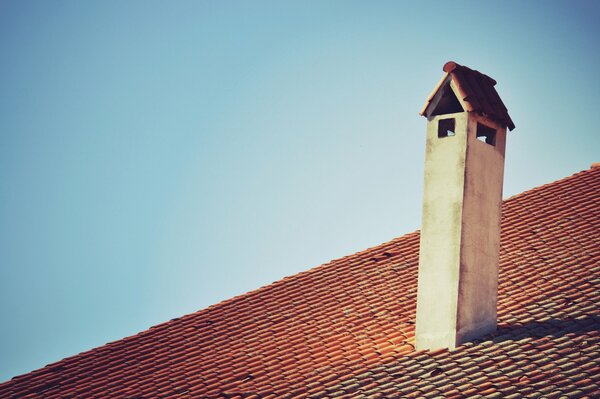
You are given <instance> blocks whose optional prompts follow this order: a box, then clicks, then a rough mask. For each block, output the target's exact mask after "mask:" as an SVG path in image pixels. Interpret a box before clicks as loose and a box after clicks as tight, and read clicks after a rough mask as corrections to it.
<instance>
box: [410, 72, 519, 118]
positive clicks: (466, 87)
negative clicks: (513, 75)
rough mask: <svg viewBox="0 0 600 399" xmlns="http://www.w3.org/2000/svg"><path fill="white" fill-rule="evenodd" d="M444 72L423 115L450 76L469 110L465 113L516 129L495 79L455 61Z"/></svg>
mask: <svg viewBox="0 0 600 399" xmlns="http://www.w3.org/2000/svg"><path fill="white" fill-rule="evenodd" d="M443 71H444V72H446V74H445V75H444V76H443V77H442V79H441V81H440V83H439V84H438V85H437V86H436V88H435V89H434V90H433V93H431V95H430V96H429V98H428V99H427V102H426V103H425V106H424V107H423V109H422V110H421V115H425V112H426V111H427V108H428V107H429V104H430V103H431V101H432V99H433V97H434V96H435V94H436V93H437V92H438V90H439V89H440V88H441V87H442V86H444V84H445V83H446V79H447V78H448V76H450V78H451V79H452V81H453V82H454V83H455V84H456V86H457V88H458V91H459V93H457V94H460V96H461V99H462V100H463V101H462V102H463V104H464V105H465V106H466V108H467V109H466V110H465V111H468V112H476V113H478V114H481V115H484V116H486V117H488V118H490V119H491V120H493V121H494V122H497V123H499V124H501V125H502V126H506V127H508V128H509V129H510V130H513V129H514V128H515V124H514V123H513V121H512V119H511V118H510V115H508V110H507V109H506V107H505V106H504V103H503V102H502V99H500V96H499V95H498V92H497V91H496V89H495V88H494V86H495V85H496V81H495V80H494V79H492V78H490V77H489V76H487V75H485V74H483V73H481V72H479V71H476V70H474V69H471V68H468V67H466V66H463V65H460V64H457V63H456V62H454V61H450V62H447V63H446V64H444V68H443Z"/></svg>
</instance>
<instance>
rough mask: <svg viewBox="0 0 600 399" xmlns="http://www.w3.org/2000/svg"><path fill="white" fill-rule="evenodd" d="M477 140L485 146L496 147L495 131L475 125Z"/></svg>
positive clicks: (478, 124) (484, 126)
mask: <svg viewBox="0 0 600 399" xmlns="http://www.w3.org/2000/svg"><path fill="white" fill-rule="evenodd" d="M477 139H478V140H480V141H483V142H484V143H486V144H489V145H492V146H495V145H496V129H494V128H491V127H489V126H486V125H483V124H481V123H477Z"/></svg>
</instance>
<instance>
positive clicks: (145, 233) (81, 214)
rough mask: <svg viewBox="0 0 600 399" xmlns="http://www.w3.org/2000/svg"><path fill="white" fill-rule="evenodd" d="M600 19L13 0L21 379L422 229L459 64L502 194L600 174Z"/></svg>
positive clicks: (14, 282) (5, 327)
mask: <svg viewBox="0 0 600 399" xmlns="http://www.w3.org/2000/svg"><path fill="white" fill-rule="evenodd" d="M599 4H600V3H597V2H594V1H581V0H575V1H569V2H567V1H527V2H521V1H505V2H480V1H478V2H475V1H472V2H471V1H454V2H452V3H451V5H450V3H448V2H442V1H431V2H416V1H415V2H407V1H406V2H405V1H391V2H386V1H378V2H367V1H364V2H356V1H343V2H340V1H321V2H317V1H297V2H296V1H287V2H276V1H273V2H266V1H254V2H248V1H228V2H220V1H191V2H186V1H174V2H165V1H134V0H130V1H127V2H122V1H86V2H78V1H53V2H48V1H46V2H44V1H34V2H32V1H21V0H20V1H6V0H4V1H3V2H1V3H0V55H1V56H0V139H1V145H0V181H1V182H2V184H1V185H0V317H1V320H2V328H1V329H0V380H2V381H3V380H6V379H9V378H11V377H12V376H15V375H18V374H22V373H26V372H29V371H31V370H34V369H37V368H40V367H42V366H44V365H46V364H48V363H50V362H53V361H57V360H60V359H62V358H64V357H66V356H70V355H74V354H76V353H78V352H81V351H84V350H87V349H91V348H93V347H96V346H99V345H102V344H104V343H106V342H110V341H114V340H116V339H119V338H122V337H125V336H128V335H131V334H134V333H137V332H139V331H142V330H144V329H147V328H148V327H150V326H152V325H154V324H157V323H160V322H163V321H166V320H169V319H171V318H174V317H178V316H181V315H183V314H186V313H191V312H193V311H196V310H199V309H202V308H205V307H207V306H209V305H211V304H214V303H217V302H219V301H221V300H224V299H227V298H230V297H232V296H234V295H238V294H242V293H244V292H247V291H249V290H252V289H255V288H258V287H260V286H262V285H265V284H269V283H271V282H273V281H276V280H278V279H280V278H282V277H284V276H287V275H291V274H294V273H297V272H300V271H303V270H307V269H309V268H311V267H313V266H317V265H319V264H321V263H324V262H327V261H328V260H331V259H334V258H337V257H341V256H344V255H347V254H349V253H353V252H357V251H359V250H362V249H365V248H367V247H369V246H373V245H377V244H379V243H381V242H385V241H388V240H390V239H392V238H394V237H397V236H400V235H402V234H404V233H408V232H411V231H414V230H415V229H418V227H419V224H420V211H421V204H420V201H421V191H422V180H423V155H424V144H425V140H424V132H425V119H423V118H422V117H420V116H419V115H418V111H419V110H420V109H421V107H422V105H423V103H424V101H425V99H426V98H427V96H428V95H429V93H430V92H431V90H432V89H433V87H434V86H435V85H436V83H437V82H438V80H439V78H440V77H441V76H442V70H441V68H442V66H443V64H444V63H445V62H446V61H449V60H455V61H457V62H459V63H462V64H464V65H467V66H470V67H472V68H475V69H478V70H480V71H482V72H484V73H486V74H488V75H490V76H492V77H493V78H494V79H496V80H497V81H498V85H497V89H498V91H499V93H500V95H501V97H502V98H503V100H504V102H505V104H506V105H507V107H508V109H509V112H510V114H511V116H512V118H513V120H514V121H515V124H516V126H517V128H516V129H515V131H513V132H512V133H511V134H510V135H509V138H508V144H507V155H506V170H505V186H504V192H505V197H508V196H511V195H514V194H518V193H520V192H522V191H524V190H527V189H529V188H532V187H534V186H537V185H541V184H544V183H549V182H551V181H554V180H557V179H559V178H562V177H565V176H568V175H570V174H573V173H575V172H577V171H580V170H583V169H587V168H588V167H589V166H590V164H591V163H592V162H598V161H600V151H599V150H600V134H599V133H600V131H599V128H598V122H597V120H596V119H597V118H596V115H597V112H598V111H597V109H598V93H600V84H599V79H598V71H600V48H599V47H600V44H599V43H600V28H599V27H598V24H597V21H598V19H599V17H600V15H599V14H600V5H599Z"/></svg>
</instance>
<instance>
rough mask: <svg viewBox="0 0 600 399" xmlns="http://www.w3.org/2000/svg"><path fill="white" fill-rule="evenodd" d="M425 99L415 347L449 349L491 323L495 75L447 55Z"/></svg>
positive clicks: (495, 247) (501, 117)
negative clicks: (458, 62) (439, 76)
mask: <svg viewBox="0 0 600 399" xmlns="http://www.w3.org/2000/svg"><path fill="white" fill-rule="evenodd" d="M443 70H444V72H445V75H444V76H443V78H442V80H441V81H440V83H439V84H438V85H437V87H436V88H435V89H434V91H433V93H432V94H431V96H430V97H429V99H428V100H427V103H426V104H425V107H424V108H423V110H422V111H421V115H423V116H425V117H426V118H427V143H426V153H425V189H424V194H423V216H422V218H423V219H422V229H421V247H420V255H419V283H418V291H417V320H416V323H417V325H416V345H417V349H439V348H450V349H452V348H455V347H456V346H457V345H460V344H462V343H464V342H466V341H469V340H471V339H473V338H476V337H479V336H481V335H484V334H487V333H489V332H492V331H494V330H495V329H496V302H497V296H498V258H499V250H500V213H501V206H502V181H503V175H504V149H505V144H506V129H507V128H509V129H510V130H513V129H514V127H515V126H514V124H513V122H512V120H511V119H510V116H509V115H508V112H507V110H506V107H505V106H504V104H503V103H502V100H501V99H500V97H499V96H498V93H497V92H496V90H495V89H494V86H495V85H496V81H495V80H494V79H492V78H490V77H489V76H486V75H484V74H482V73H480V72H478V71H475V70H472V69H470V68H467V67H465V66H461V65H459V64H457V63H455V62H448V63H446V64H445V65H444V68H443Z"/></svg>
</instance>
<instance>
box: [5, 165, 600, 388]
mask: <svg viewBox="0 0 600 399" xmlns="http://www.w3.org/2000/svg"><path fill="white" fill-rule="evenodd" d="M599 204H600V168H592V169H590V170H586V171H583V172H580V173H578V174H575V175H573V176H571V177H568V178H565V179H563V180H560V181H557V182H554V183H551V184H548V185H545V186H542V187H539V188H536V189H533V190H530V191H528V192H525V193H523V194H520V195H517V196H515V197H512V198H510V199H508V200H506V201H505V202H504V206H503V219H502V237H501V254H500V286H499V303H498V323H499V328H498V330H497V332H496V333H494V334H492V335H489V336H486V337H483V338H482V339H480V340H477V341H475V342H471V343H468V344H465V345H462V346H459V347H458V348H456V349H455V350H452V351H448V350H439V351H435V352H426V351H415V350H414V347H413V345H414V320H415V302H416V288H417V265H418V253H419V233H418V232H415V233H411V234H407V235H405V236H402V237H399V238H396V239H394V240H392V241H390V242H388V243H385V244H382V245H379V246H377V247H374V248H371V249H368V250H365V251H363V252H359V253H357V254H354V255H350V256H347V257H344V258H341V259H338V260H335V261H332V262H330V263H327V264H325V265H322V266H319V267H316V268H314V269H312V270H309V271H307V272H303V273H300V274H297V275H295V276H292V277H288V278H285V279H283V280H281V281H279V282H276V283H274V284H271V285H269V286H266V287H263V288H260V289H258V290H256V291H253V292H250V293H247V294H245V295H241V296H238V297H236V298H233V299H230V300H228V301H225V302H222V303H220V304H217V305H215V306H212V307H209V308H207V309H204V310H201V311H198V312H196V313H193V314H190V315H187V316H184V317H181V318H179V319H175V320H171V321H169V322H167V323H164V324H160V325H158V326H156V327H153V328H151V329H149V330H147V331H144V332H142V333H140V334H138V335H135V336H132V337H129V338H125V339H122V340H120V341H116V342H113V343H110V344H108V345H105V346H103V347H100V348H96V349H93V350H91V351H88V352H85V353H81V354H79V355H76V356H73V357H70V358H67V359H64V360H62V361H60V362H57V363H54V364H51V365H49V366H46V367H45V368H42V369H40V370H37V371H34V372H31V373H29V374H26V375H23V376H19V377H15V378H13V379H12V380H10V381H8V382H5V383H4V384H1V385H0V398H3V399H4V398H50V399H51V398H114V399H125V398H128V399H133V398H136V399H142V398H169V399H175V398H230V399H233V398H237V399H241V398H247V399H250V398H252V399H258V398H305V397H307V398H327V397H335V398H338V397H342V398H396V397H397V398H409V397H424V398H433V397H439V396H441V397H456V398H458V397H465V396H468V397H486V398H508V399H511V398H518V397H544V398H555V397H563V396H564V397H594V395H597V394H598V392H600V206H599ZM596 397H597V396H596Z"/></svg>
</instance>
